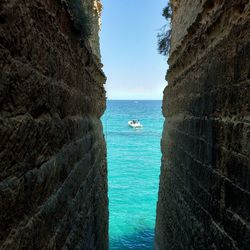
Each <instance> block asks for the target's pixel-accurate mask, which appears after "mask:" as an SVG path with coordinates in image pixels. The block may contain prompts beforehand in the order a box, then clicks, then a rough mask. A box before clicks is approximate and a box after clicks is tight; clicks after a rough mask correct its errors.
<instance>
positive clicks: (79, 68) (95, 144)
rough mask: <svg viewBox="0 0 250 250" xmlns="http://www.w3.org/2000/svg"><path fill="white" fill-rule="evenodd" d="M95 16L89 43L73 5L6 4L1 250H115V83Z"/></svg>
mask: <svg viewBox="0 0 250 250" xmlns="http://www.w3.org/2000/svg"><path fill="white" fill-rule="evenodd" d="M96 2H98V1H94V0H93V1H92V0H88V1H87V0H86V1H83V4H90V5H91V6H95V5H96ZM91 11H93V13H92V12H91ZM88 13H92V14H93V16H94V17H97V18H92V19H91V25H92V26H91V29H92V30H93V31H94V32H92V35H91V36H90V38H88V39H87V38H86V39H79V37H78V36H77V35H76V32H75V31H74V25H73V23H74V16H72V13H71V12H70V10H69V7H68V5H67V1H63V0H62V1H61V0H32V1H26V0H18V1H16V0H1V1H0V69H1V75H0V166H1V173H0V225H1V226H0V249H6V250H7V249H8V250H10V249H13V250H16V249H107V248H108V205H107V202H108V201H107V170H106V146H105V141H104V137H103V133H102V124H101V122H100V116H101V115H102V114H103V112H104V110H105V91H104V88H103V84H104V83H105V80H106V78H105V75H104V74H103V72H102V69H101V63H100V58H99V54H98V53H99V52H98V51H99V44H98V32H96V31H98V30H99V23H98V22H99V20H98V19H99V13H97V12H96V11H95V9H94V8H92V9H91V8H90V9H89V12H88ZM93 40H94V41H95V42H94V43H93Z"/></svg>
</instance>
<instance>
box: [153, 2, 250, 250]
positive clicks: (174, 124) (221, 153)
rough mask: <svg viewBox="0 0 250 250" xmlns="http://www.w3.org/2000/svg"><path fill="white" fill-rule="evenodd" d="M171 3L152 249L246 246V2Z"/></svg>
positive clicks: (249, 163) (249, 103)
mask: <svg viewBox="0 0 250 250" xmlns="http://www.w3.org/2000/svg"><path fill="white" fill-rule="evenodd" d="M172 5H173V29H172V40H171V52H170V59H169V64H170V69H169V71H168V74H167V80H168V83H169V85H168V86H167V87H166V89H165V91H164V100H163V113H164V116H165V117H166V120H165V125H164V132H163V138H162V154H163V156H162V166H161V177H160V190H159V199H158V206H157V221H156V238H155V247H156V249H161V250H165V249H167V250H171V249H178V250H179V249H250V213H249V211H250V2H249V1H248V0H173V1H172Z"/></svg>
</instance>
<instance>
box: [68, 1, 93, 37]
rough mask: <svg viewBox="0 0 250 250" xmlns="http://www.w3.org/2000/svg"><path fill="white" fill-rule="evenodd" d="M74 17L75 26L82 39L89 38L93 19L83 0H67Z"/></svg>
mask: <svg viewBox="0 0 250 250" xmlns="http://www.w3.org/2000/svg"><path fill="white" fill-rule="evenodd" d="M66 2H67V5H68V8H69V11H70V13H71V15H72V18H73V28H74V31H75V33H76V35H77V36H78V37H79V38H81V39H87V38H88V37H90V35H91V30H92V29H91V28H92V20H91V16H90V15H89V14H87V12H86V10H85V9H84V7H83V4H82V2H81V0H66Z"/></svg>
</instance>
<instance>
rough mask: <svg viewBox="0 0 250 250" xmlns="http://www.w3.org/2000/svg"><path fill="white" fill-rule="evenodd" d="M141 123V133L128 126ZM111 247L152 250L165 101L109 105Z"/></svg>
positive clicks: (105, 122) (106, 129) (106, 128)
mask: <svg viewBox="0 0 250 250" xmlns="http://www.w3.org/2000/svg"><path fill="white" fill-rule="evenodd" d="M131 119H139V120H140V121H141V123H142V124H143V126H144V127H143V128H142V129H138V130H135V129H133V128H130V127H129V126H128V124H127V122H128V121H129V120H131ZM102 120H103V125H104V133H105V137H106V141H107V150H108V183H109V213H110V214H109V216H110V218H109V237H110V249H111V250H113V249H117V250H125V249H137V250H140V249H141V250H144V249H153V238H154V226H155V215H156V201H157V195H158V183H159V173H160V160H161V153H160V140H161V133H162V126H163V117H162V113H161V101H108V102H107V110H106V113H105V114H104V116H103V118H102Z"/></svg>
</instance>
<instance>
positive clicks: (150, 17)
mask: <svg viewBox="0 0 250 250" xmlns="http://www.w3.org/2000/svg"><path fill="white" fill-rule="evenodd" d="M102 4H103V13H102V28H101V33H100V42H101V54H102V62H103V64H104V68H103V69H104V72H105V74H106V76H107V83H106V86H105V88H106V91H107V97H108V99H114V100H115V99H116V100H161V99H162V96H163V93H162V92H163V89H164V87H165V86H166V84H167V83H166V81H165V75H166V71H167V67H168V66H167V58H166V57H164V56H162V55H159V54H158V51H157V33H158V32H159V29H160V28H161V27H162V26H163V25H165V24H166V21H165V19H164V18H163V17H162V15H161V14H162V9H163V8H164V7H165V6H166V5H167V0H102Z"/></svg>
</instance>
